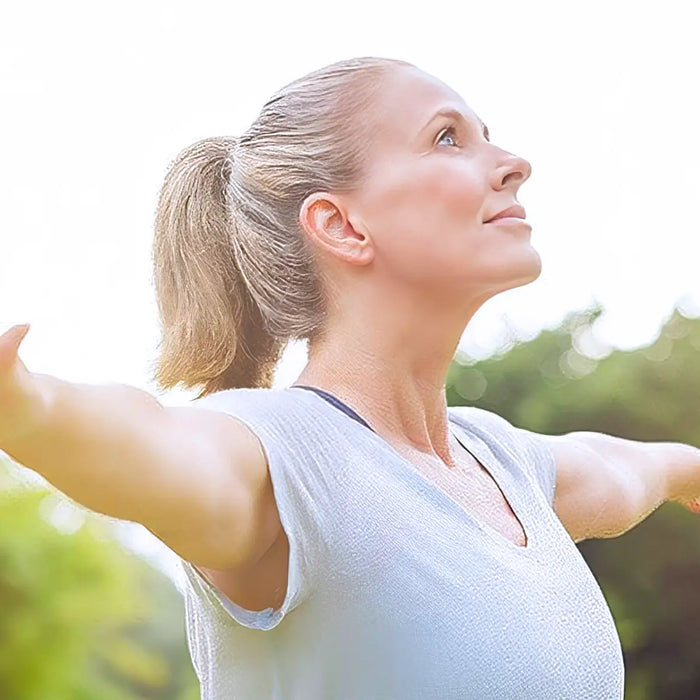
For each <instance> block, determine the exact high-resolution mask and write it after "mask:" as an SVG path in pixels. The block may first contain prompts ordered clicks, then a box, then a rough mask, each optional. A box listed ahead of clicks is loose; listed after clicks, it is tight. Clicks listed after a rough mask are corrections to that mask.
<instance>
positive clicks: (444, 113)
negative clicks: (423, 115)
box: [419, 107, 490, 141]
mask: <svg viewBox="0 0 700 700" xmlns="http://www.w3.org/2000/svg"><path fill="white" fill-rule="evenodd" d="M438 117H453V118H454V119H457V120H458V121H462V122H465V123H466V122H467V119H466V117H465V116H464V115H463V114H462V113H461V112H460V111H459V110H457V109H453V108H452V107H443V108H442V109H439V110H438V111H437V112H435V114H433V116H432V117H430V119H428V121H427V122H426V123H425V125H424V126H423V128H422V129H421V130H420V132H419V133H422V132H423V131H424V130H425V129H427V128H428V127H429V126H430V125H431V124H432V123H433V122H434V121H435V120H436V119H437V118H438ZM477 119H478V121H479V124H481V127H482V129H483V132H484V136H485V137H486V140H487V141H489V140H490V139H489V128H488V126H486V124H484V122H482V121H481V119H479V118H478V117H477Z"/></svg>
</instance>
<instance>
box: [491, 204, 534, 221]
mask: <svg viewBox="0 0 700 700" xmlns="http://www.w3.org/2000/svg"><path fill="white" fill-rule="evenodd" d="M508 217H513V218H515V219H524V218H525V209H524V208H523V207H521V206H520V205H519V204H515V205H513V206H512V207H508V209H504V210H503V211H500V212H498V214H496V215H495V216H492V217H491V218H490V219H487V220H486V221H485V222H484V223H486V224H488V223H489V222H490V221H496V219H505V218H508Z"/></svg>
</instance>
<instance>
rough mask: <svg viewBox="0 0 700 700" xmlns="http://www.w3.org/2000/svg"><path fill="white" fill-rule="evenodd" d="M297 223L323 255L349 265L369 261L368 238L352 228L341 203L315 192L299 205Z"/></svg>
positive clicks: (344, 207)
mask: <svg viewBox="0 0 700 700" xmlns="http://www.w3.org/2000/svg"><path fill="white" fill-rule="evenodd" d="M299 223H300V224H301V227H302V229H303V231H304V233H305V234H306V235H307V236H308V237H309V240H311V242H312V243H313V244H314V245H315V246H316V248H317V249H320V250H321V251H322V252H324V253H326V254H329V255H332V256H333V257H334V258H336V259H338V260H342V261H344V262H349V263H351V264H352V265H366V264H367V263H369V262H371V261H372V258H373V257H374V250H373V247H372V241H371V239H370V237H369V236H368V235H367V234H366V233H364V232H363V231H360V230H358V228H359V227H358V226H356V225H353V224H352V223H351V221H350V218H349V216H348V212H347V209H346V206H345V204H344V203H343V201H342V200H341V199H340V198H339V197H337V196H336V195H333V194H330V193H329V192H314V193H313V194H310V195H309V196H308V197H307V198H306V199H305V200H304V202H303V204H302V205H301V209H300V211H299Z"/></svg>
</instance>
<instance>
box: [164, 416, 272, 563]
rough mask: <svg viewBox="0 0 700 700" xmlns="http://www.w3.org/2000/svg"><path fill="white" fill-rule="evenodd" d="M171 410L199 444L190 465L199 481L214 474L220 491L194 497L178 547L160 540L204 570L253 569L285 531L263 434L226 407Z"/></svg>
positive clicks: (214, 485)
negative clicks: (203, 497)
mask: <svg viewBox="0 0 700 700" xmlns="http://www.w3.org/2000/svg"><path fill="white" fill-rule="evenodd" d="M168 410H169V411H171V412H172V415H173V420H174V421H175V422H176V424H179V430H181V431H186V432H187V433H188V434H189V435H190V436H191V437H192V436H194V438H193V439H194V440H195V441H196V442H197V443H198V444H197V446H196V449H195V450H194V455H196V457H195V458H196V460H197V463H196V464H192V465H190V468H191V469H197V470H201V474H202V476H201V479H200V481H201V480H204V479H210V481H211V486H210V487H209V488H210V489H211V490H212V491H220V493H210V494H209V498H208V501H207V504H206V506H202V501H201V499H200V498H198V497H194V496H193V500H192V503H193V507H192V512H191V513H190V514H189V517H188V516H187V515H183V517H182V528H181V531H182V538H185V537H186V538H187V539H186V540H181V541H178V544H179V548H178V547H175V546H172V545H171V543H170V542H168V540H167V539H166V538H163V537H161V539H163V540H164V541H165V543H166V544H168V545H169V546H171V548H172V549H173V550H174V551H175V552H177V553H178V554H179V555H180V556H181V557H183V558H184V559H186V560H187V561H189V562H191V563H192V564H194V565H195V566H197V568H199V569H200V570H201V569H202V568H204V567H211V568H212V569H213V570H228V569H240V570H245V569H248V568H250V566H252V565H253V564H255V563H256V562H258V561H260V560H261V558H262V557H263V556H264V554H265V553H266V552H267V551H268V550H269V549H270V548H271V547H272V545H273V544H274V543H275V542H276V541H277V540H278V538H279V535H280V532H281V531H283V530H282V525H281V522H280V518H279V512H278V510H277V503H276V501H275V498H274V492H273V489H272V480H271V478H270V473H269V465H268V463H267V459H266V456H265V452H264V449H263V447H262V443H261V442H260V439H259V438H258V436H257V435H256V434H255V433H254V432H253V430H251V429H250V428H249V427H248V426H247V425H246V424H245V423H244V422H243V421H241V420H238V419H237V418H235V417H234V416H231V415H228V414H226V413H223V412H221V411H216V410H211V409H208V408H203V407H197V408H194V407H173V408H170V409H168ZM188 442H190V441H188ZM212 504H215V505H212ZM186 533H190V534H186ZM156 534H158V533H156Z"/></svg>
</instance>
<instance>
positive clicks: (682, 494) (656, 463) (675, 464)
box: [540, 432, 700, 542]
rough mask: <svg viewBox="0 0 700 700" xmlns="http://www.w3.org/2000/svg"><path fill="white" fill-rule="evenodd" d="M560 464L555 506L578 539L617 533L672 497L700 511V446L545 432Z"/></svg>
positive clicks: (569, 530)
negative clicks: (549, 433)
mask: <svg viewBox="0 0 700 700" xmlns="http://www.w3.org/2000/svg"><path fill="white" fill-rule="evenodd" d="M540 437H541V438H543V439H544V440H545V442H547V444H548V445H549V447H550V448H551V450H552V453H553V455H554V459H555V462H556V486H555V493H554V510H555V512H556V514H557V516H558V517H559V519H560V520H561V522H562V524H563V525H564V527H565V528H566V529H567V531H568V532H569V534H570V535H571V537H572V539H573V540H574V541H575V542H578V541H580V540H584V539H592V538H608V537H617V536H618V535H621V534H623V533H624V532H627V531H628V530H630V529H631V528H633V527H634V526H635V525H637V524H638V523H640V522H641V521H642V520H644V519H645V518H646V517H647V516H648V515H650V514H651V513H652V512H653V511H655V510H656V509H657V508H658V507H659V506H660V505H662V504H663V503H665V502H666V501H676V502H678V503H680V504H681V505H683V506H684V507H685V508H687V509H688V510H690V511H692V512H694V513H700V449H698V448H697V447H694V446H692V445H686V444H683V443H679V442H637V441H635V440H626V439H624V438H619V437H614V436H612V435H606V434H605V433H594V432H574V433H567V434H566V435H541V436H540Z"/></svg>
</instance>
